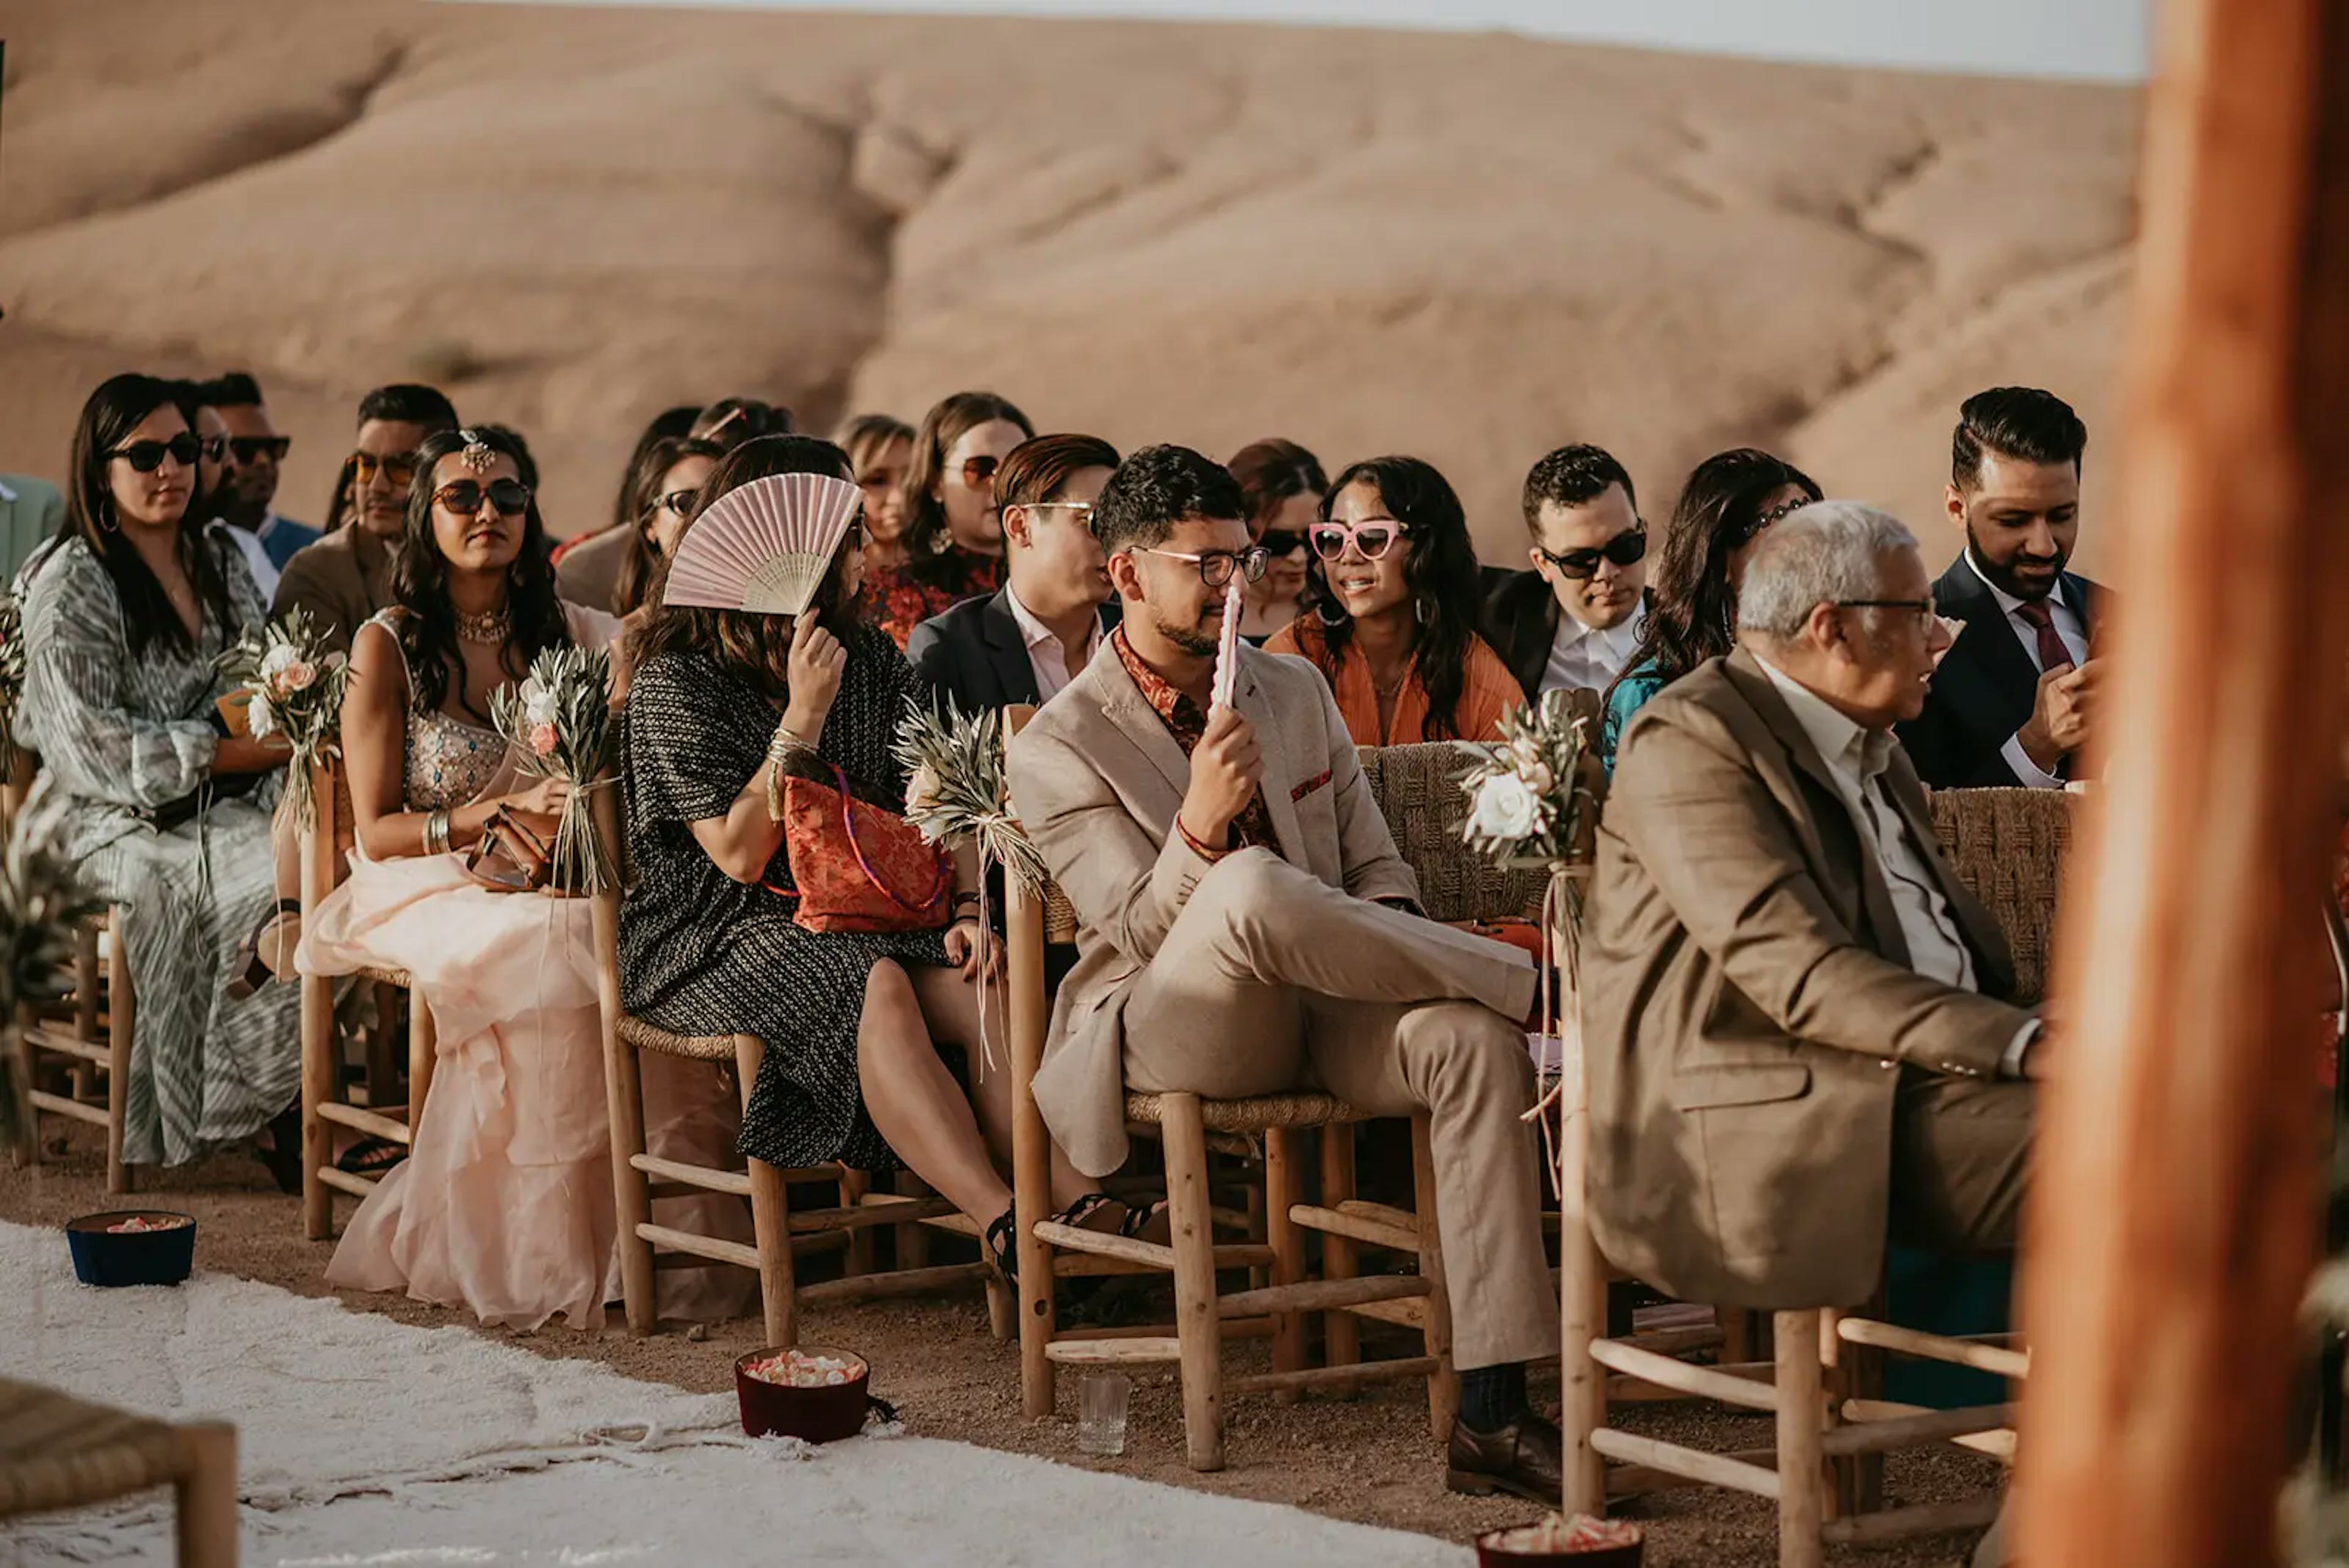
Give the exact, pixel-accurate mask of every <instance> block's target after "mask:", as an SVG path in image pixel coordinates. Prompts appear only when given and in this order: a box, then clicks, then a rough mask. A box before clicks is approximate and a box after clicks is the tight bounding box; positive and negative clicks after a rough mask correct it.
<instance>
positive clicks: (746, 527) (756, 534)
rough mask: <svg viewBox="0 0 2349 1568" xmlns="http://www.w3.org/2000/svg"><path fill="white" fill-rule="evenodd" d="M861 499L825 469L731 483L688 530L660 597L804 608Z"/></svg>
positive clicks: (763, 609)
mask: <svg viewBox="0 0 2349 1568" xmlns="http://www.w3.org/2000/svg"><path fill="white" fill-rule="evenodd" d="M861 500H862V496H861V494H860V493H859V492H858V490H857V488H856V486H854V484H851V483H848V482H847V481H846V480H844V479H834V478H833V477H831V476H830V475H828V474H822V473H774V474H770V475H768V476H767V477H766V478H764V479H754V480H752V481H751V482H750V483H748V484H745V485H743V486H741V487H740V489H737V490H730V491H728V492H727V493H725V494H723V495H721V496H719V498H718V499H717V500H715V501H713V502H711V503H710V504H709V511H707V512H704V513H703V514H701V515H700V516H698V517H697V518H695V519H694V520H693V525H692V526H691V527H689V528H688V529H687V530H686V531H685V539H684V541H683V543H681V544H679V545H678V547H677V559H676V560H674V561H672V562H670V563H669V568H668V586H667V588H666V589H664V590H663V592H662V595H661V601H662V602H663V603H664V604H672V605H692V606H697V607H702V608H707V609H728V610H749V611H750V612H751V613H752V614H754V615H790V616H795V615H799V614H801V613H802V612H803V611H804V610H806V608H807V607H808V606H809V605H811V604H812V603H814V602H815V595H816V589H817V588H819V587H822V586H823V579H824V574H825V573H827V572H829V571H830V570H831V569H832V559H833V556H835V555H837V554H838V553H839V551H840V541H841V540H842V538H843V536H845V535H846V534H847V533H848V524H850V522H851V521H852V520H854V517H855V516H856V508H857V504H858V503H859V502H860V501H861Z"/></svg>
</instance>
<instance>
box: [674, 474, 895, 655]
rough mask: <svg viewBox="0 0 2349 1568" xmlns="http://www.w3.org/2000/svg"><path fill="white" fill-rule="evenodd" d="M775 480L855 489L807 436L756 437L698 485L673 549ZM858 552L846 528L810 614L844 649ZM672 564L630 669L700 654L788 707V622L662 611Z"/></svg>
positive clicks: (744, 614)
mask: <svg viewBox="0 0 2349 1568" xmlns="http://www.w3.org/2000/svg"><path fill="white" fill-rule="evenodd" d="M778 473H821V474H824V475H826V476H828V477H830V478H833V479H842V480H846V481H847V482H848V483H851V484H854V483H856V472H855V470H854V469H853V468H851V467H850V466H849V462H848V454H847V453H846V452H843V451H841V450H840V449H839V448H838V447H836V446H834V445H833V444H832V442H830V441H824V440H822V439H821V438H819V437H816V436H808V435H777V436H758V437H755V438H753V439H751V440H750V441H744V442H743V443H742V444H741V445H740V446H738V447H736V448H735V449H734V450H733V451H732V452H728V453H727V454H726V455H725V456H724V457H723V458H721V459H719V463H718V466H717V467H716V468H713V469H711V470H710V471H709V478H708V479H705V480H703V481H702V482H701V490H700V493H698V494H697V495H695V497H694V498H693V514H692V515H691V516H689V517H688V518H687V519H686V521H685V526H684V527H683V528H681V529H679V530H678V535H677V539H678V547H679V548H683V546H684V544H685V541H686V539H687V537H688V535H691V534H692V532H693V525H694V524H696V523H698V522H699V521H700V520H701V519H702V518H703V517H704V516H706V515H708V514H709V508H710V505H711V504H712V503H714V502H715V501H717V499H718V498H719V496H721V495H723V494H725V493H727V492H728V491H730V490H740V488H742V486H744V485H746V484H748V483H750V482H751V481H752V480H754V479H766V478H768V477H770V476H771V475H774V474H778ZM862 547H863V544H862V535H861V533H860V532H859V530H858V529H857V528H854V527H852V528H851V529H850V530H849V533H848V537H847V538H845V539H843V540H842V541H841V546H840V554H839V555H837V556H834V557H833V563H832V570H831V571H830V572H828V573H826V574H825V576H824V579H823V587H820V588H818V589H817V590H816V596H815V603H814V605H813V606H812V608H811V613H812V614H813V615H814V616H815V618H816V621H817V624H819V625H820V626H822V627H823V628H824V630H826V631H828V632H830V633H832V634H833V636H834V637H836V638H838V639H840V640H841V643H842V645H843V646H846V645H847V644H849V643H850V642H851V641H853V640H854V638H855V636H856V634H857V629H858V628H857V626H856V607H855V604H854V597H855V596H854V594H852V593H851V592H850V591H849V587H848V579H847V576H846V568H847V564H848V560H849V557H850V556H852V555H854V554H855V553H856V552H857V551H858V550H859V549H861V548H862ZM675 559H676V557H675V556H669V557H667V558H666V559H664V560H663V561H662V562H661V563H660V566H659V567H658V569H657V571H656V572H655V573H654V576H653V582H652V587H651V591H650V592H649V593H648V594H647V597H646V600H645V602H646V604H647V606H649V607H650V608H651V612H652V613H651V617H650V618H649V619H648V620H647V622H646V624H645V627H644V628H643V630H642V631H641V632H639V633H638V634H637V635H636V637H635V638H634V639H632V640H631V642H630V644H629V652H630V654H631V655H632V657H633V659H634V660H635V662H636V664H638V665H642V664H643V663H644V662H646V661H647V660H648V659H656V658H657V657H659V656H660V655H662V654H664V653H700V654H704V655H707V656H708V657H709V658H710V659H713V660H715V661H716V662H717V663H718V664H719V666H720V667H721V668H723V669H725V670H730V671H731V672H733V673H734V674H736V675H739V676H740V677H741V678H742V679H743V680H747V681H749V682H750V684H751V685H752V686H755V687H757V688H758V689H759V691H761V692H762V693H764V694H765V695H766V696H768V697H770V698H771V699H773V700H774V701H783V700H784V699H786V698H787V697H788V696H789V695H790V693H791V651H792V626H793V622H792V618H790V617H788V616H779V615H761V614H754V613H752V612H750V611H747V610H721V609H708V608H704V607H700V606H694V605H671V604H668V603H666V602H665V599H666V594H665V591H664V590H666V588H667V586H668V566H669V562H670V561H672V560H675Z"/></svg>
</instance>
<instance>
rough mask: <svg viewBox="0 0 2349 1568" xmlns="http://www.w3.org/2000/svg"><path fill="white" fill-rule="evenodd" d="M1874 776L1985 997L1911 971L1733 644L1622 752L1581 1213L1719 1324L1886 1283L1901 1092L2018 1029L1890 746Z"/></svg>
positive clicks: (1891, 916)
mask: <svg viewBox="0 0 2349 1568" xmlns="http://www.w3.org/2000/svg"><path fill="white" fill-rule="evenodd" d="M1884 783H1885V784H1886V786H1887V788H1888V790H1889V793H1890V794H1891V796H1892V799H1893V800H1894V802H1895V803H1896V804H1897V805H1898V806H1899V811H1900V815H1901V817H1902V819H1903V820H1904V821H1905V822H1906V823H1907V824H1908V826H1909V833H1910V834H1911V835H1912V836H1914V837H1915V839H1916V842H1917V843H1918V844H1919V845H1920V846H1922V847H1923V849H1924V851H1925V854H1926V857H1927V858H1928V860H1929V861H1930V865H1931V867H1932V869H1933V871H1934V873H1935V875H1936V878H1937V880H1938V881H1939V883H1940V890H1941V892H1942V894H1943V895H1944V896H1945V897H1946V898H1948V899H1949V901H1950V907H1951V911H1952V912H1953V914H1954V915H1955V917H1956V919H1957V920H1958V922H1959V924H1960V926H1961V929H1962V931H1963V933H1964V936H1965V939H1966V940H1967V943H1968V945H1969V946H1970V947H1971V949H1972V950H1973V954H1974V958H1975V961H1976V964H1975V968H1976V971H1977V972H1978V973H1979V974H1980V975H1981V976H1982V986H1983V990H1984V992H1988V993H1989V994H1976V993H1975V992H1967V991H1961V990H1958V989H1955V988H1953V987H1951V986H1947V985H1944V984H1942V983H1941V982H1940V981H1935V980H1930V979H1928V978H1926V977H1925V976H1923V975H1920V974H1919V973H1917V972H1916V971H1914V970H1912V969H1910V968H1909V953H1908V949H1907V944H1906V942H1905V941H1904V940H1903V939H1902V937H1901V934H1900V924H1899V915H1898V912H1897V911H1896V909H1895V908H1894V906H1893V904H1892V900H1891V895H1890V894H1889V891H1888V890H1887V886H1886V882H1885V877H1884V873H1883V870H1882V868H1881V867H1880V866H1879V865H1878V857H1877V856H1876V853H1875V850H1874V847H1873V846H1872V845H1871V844H1870V843H1869V842H1868V840H1867V839H1866V838H1865V837H1864V836H1862V834H1861V833H1860V831H1859V829H1858V827H1857V826H1856V825H1855V824H1854V822H1853V821H1852V818H1851V815H1850V812H1849V810H1848V808H1847V806H1846V805H1844V801H1843V796H1842V795H1841V794H1838V793H1837V789H1836V786H1835V782H1834V778H1833V775H1832V774H1829V772H1828V771H1827V765H1826V761H1825V759H1823V758H1822V757H1821V756H1820V755H1819V754H1818V751H1817V749H1816V747H1815V746H1814V745H1813V744H1812V743H1811V742H1810V740H1809V738H1808V737H1807V736H1806V734H1805V732H1804V731H1803V728H1802V726H1801V724H1800V723H1799V722H1797V721H1796V719H1795V715H1794V713H1793V711H1791V710H1789V709H1788V708H1787V706H1786V704H1785V701H1784V700H1783V699H1782V698H1780V696H1779V695H1778V693H1777V691H1776V690H1775V688H1774V687H1773V686H1772V685H1771V683H1770V679H1769V677H1768V675H1767V674H1766V673H1764V670H1762V668H1761V666H1760V665H1759V664H1758V663H1756V662H1755V661H1754V659H1753V658H1752V656H1751V655H1749V654H1746V653H1744V652H1743V651H1740V652H1738V653H1735V654H1733V655H1732V656H1731V657H1730V658H1729V659H1725V660H1724V659H1715V660H1713V661H1712V662H1710V663H1707V664H1705V665H1702V666H1701V667H1700V668H1699V669H1697V670H1694V671H1693V672H1692V673H1691V674H1689V675H1688V676H1686V677H1684V678H1683V679H1682V680H1678V681H1675V682H1674V683H1673V684H1672V685H1671V686H1669V687H1667V688H1666V689H1665V690H1664V691H1662V692H1661V694H1660V695H1658V696H1657V697H1656V698H1655V699H1654V700H1653V701H1651V702H1649V703H1648V704H1647V706H1646V707H1644V708H1642V709H1641V710H1640V714H1639V716H1638V718H1637V719H1636V720H1634V722H1632V724H1631V726H1630V729H1629V730H1628V731H1627V732H1626V733H1625V735H1624V738H1623V744H1622V749H1621V752H1620V753H1619V761H1618V762H1617V764H1616V769H1615V780H1614V788H1613V790H1612V793H1611V794H1609V797H1608V803H1607V813H1606V816H1605V819H1604V820H1603V821H1602V823H1601V824H1600V826H1599V869H1598V874H1597V878H1596V882H1595V885H1594V888H1593V891H1592V911H1591V918H1590V924H1589V929H1588V938H1587V940H1586V943H1585V950H1584V955H1583V988H1584V990H1583V1024H1584V1038H1585V1041H1586V1046H1587V1052H1588V1084H1589V1090H1590V1115H1591V1146H1590V1167H1589V1170H1590V1206H1591V1216H1592V1224H1593V1227H1594V1229H1595V1230H1596V1231H1597V1232H1598V1235H1599V1245H1600V1247H1601V1248H1602V1249H1603V1250H1604V1251H1606V1253H1607V1256H1608V1257H1609V1259H1610V1260H1611V1261H1612V1262H1614V1263H1615V1264H1616V1265H1617V1266H1618V1267H1619V1268H1622V1269H1624V1270H1627V1271H1629V1272H1631V1273H1633V1274H1635V1275H1637V1276H1638V1277H1640V1279H1643V1280H1647V1281H1649V1282H1651V1283H1653V1284H1655V1285H1658V1286H1660V1287H1661V1288H1662V1289H1664V1290H1666V1291H1669V1292H1671V1293H1673V1294H1674V1295H1679V1296H1683V1297H1686V1298H1687V1299H1689V1300H1692V1301H1700V1302H1706V1303H1713V1304H1717V1305H1723V1306H1737V1307H1751V1308H1786V1309H1792V1308H1798V1307H1818V1306H1849V1305H1855V1304H1857V1303H1861V1302H1863V1301H1865V1300H1867V1299H1868V1297H1869V1296H1870V1295H1871V1294H1872V1293H1874V1292H1875V1290H1876V1288H1877V1284H1878V1276H1879V1274H1880V1272H1881V1271H1882V1268H1883V1259H1884V1245H1885V1232H1886V1226H1887V1222H1888V1218H1889V1187H1890V1181H1891V1162H1892V1154H1891V1149H1892V1124H1893V1104H1894V1096H1895V1093H1896V1091H1897V1089H1898V1087H1899V1079H1900V1077H1901V1069H1902V1067H1903V1065H1904V1064H1905V1065H1906V1066H1907V1067H1909V1068H1911V1069H1921V1070H1923V1071H1926V1072H1930V1073H1940V1074H1952V1075H1963V1076H1969V1077H1985V1078H1986V1077H1990V1076H1992V1075H1995V1074H1996V1073H1997V1071H1998V1068H1999V1063H2000V1058H2001V1057H2002V1054H2003V1053H2004V1052H2005V1050H2006V1048H2007V1046H2008V1045H2009V1044H2011V1043H2012V1042H2013V1038H2014V1035H2015V1033H2016V1031H2017V1030H2019V1029H2020V1028H2021V1027H2022V1026H2023V1023H2024V1022H2025V1021H2026V1019H2027V1018H2028V1016H2029V1015H2028V1014H2027V1013H2025V1012H2023V1011H2022V1010H2021V1009H2018V1008H2016V1007H2013V1006H2011V1005H2009V1004H2008V1003H2007V1002H2003V1001H2001V1000H1998V998H1999V997H2001V996H2003V995H2005V994H2006V993H2007V992H2009V991H2010V990H2011V989H2012V987H2013V983H2014V981H2013V964H2012V962H2011V961H2010V959H2009V957H2008V954H2007V951H2006V944H2005V942H2004V940H2003V939H2002V938H2001V936H2000V935H1999V931H1998V928H1997V925H1996V924H1995V922H1994V921H1993V920H1992V919H1991V916H1990V913H1989V911H1988V910H1986V909H1983V908H1982V905H1981V904H1980V903H1979V902H1978V901H1977V900H1976V899H1975V898H1974V897H1973V896H1972V895H1971V893H1969V892H1968V891H1967V890H1966V888H1965V887H1964V885H1963V884H1962V883H1961V882H1960V881H1959V880H1958V879H1957V877H1956V875H1955V873H1954V872H1953V871H1952V870H1951V867H1950V864H1949V861H1948V859H1947V857H1945V856H1944V855H1943V854H1942V852H1941V848H1940V840H1939V839H1938V838H1936V836H1934V833H1933V825H1932V820H1931V818H1930V815H1929V813H1928V811H1927V807H1926V803H1925V794H1924V791H1923V789H1922V788H1921V787H1920V785H1919V784H1918V782H1917V774H1916V772H1915V770H1914V769H1913V768H1912V767H1911V766H1910V765H1909V758H1908V754H1907V753H1905V752H1902V751H1900V750H1899V748H1898V747H1897V746H1896V747H1895V748H1894V751H1893V758H1892V764H1891V767H1890V769H1889V771H1888V772H1887V773H1886V774H1885V775H1884Z"/></svg>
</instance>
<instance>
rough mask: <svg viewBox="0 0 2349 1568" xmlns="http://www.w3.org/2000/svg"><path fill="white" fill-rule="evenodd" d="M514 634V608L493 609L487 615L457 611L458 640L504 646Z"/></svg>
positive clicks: (495, 646) (498, 646)
mask: <svg viewBox="0 0 2349 1568" xmlns="http://www.w3.org/2000/svg"><path fill="white" fill-rule="evenodd" d="M512 636H513V611H512V608H510V607H509V608H501V609H493V610H492V611H490V613H489V614H487V615H467V614H466V613H465V612H464V611H463V610H459V611H458V612H457V640H458V641H460V642H476V643H481V644H482V645H484V646H486V647H490V648H502V647H504V646H505V642H506V639H508V638H510V637H512Z"/></svg>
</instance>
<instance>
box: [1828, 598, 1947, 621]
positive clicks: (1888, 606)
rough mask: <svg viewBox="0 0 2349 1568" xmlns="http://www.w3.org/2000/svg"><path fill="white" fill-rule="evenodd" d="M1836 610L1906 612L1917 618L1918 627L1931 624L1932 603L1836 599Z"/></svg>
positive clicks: (1914, 600) (1905, 600)
mask: <svg viewBox="0 0 2349 1568" xmlns="http://www.w3.org/2000/svg"><path fill="white" fill-rule="evenodd" d="M1835 607H1836V608H1837V609H1881V610H1907V611H1908V612H1909V614H1910V615H1912V616H1915V617H1916V618H1917V624H1918V625H1920V626H1930V625H1932V624H1933V615H1934V610H1933V601H1932V600H1930V599H1837V600H1836V601H1835Z"/></svg>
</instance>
